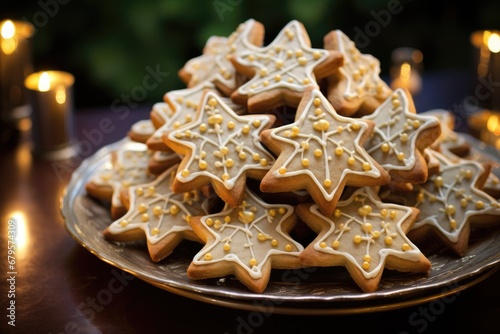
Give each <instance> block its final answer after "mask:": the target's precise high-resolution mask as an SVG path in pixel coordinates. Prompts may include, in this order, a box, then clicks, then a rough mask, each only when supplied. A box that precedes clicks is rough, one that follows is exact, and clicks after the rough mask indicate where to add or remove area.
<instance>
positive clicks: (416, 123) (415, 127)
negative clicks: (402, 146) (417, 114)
mask: <svg viewBox="0 0 500 334" xmlns="http://www.w3.org/2000/svg"><path fill="white" fill-rule="evenodd" d="M412 126H413V128H414V129H418V128H419V127H420V121H419V120H418V119H416V120H414V121H413V123H412Z"/></svg>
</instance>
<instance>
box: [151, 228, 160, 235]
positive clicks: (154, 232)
mask: <svg viewBox="0 0 500 334" xmlns="http://www.w3.org/2000/svg"><path fill="white" fill-rule="evenodd" d="M158 234H160V230H159V229H158V228H157V227H155V228H153V229H152V230H151V235H158Z"/></svg>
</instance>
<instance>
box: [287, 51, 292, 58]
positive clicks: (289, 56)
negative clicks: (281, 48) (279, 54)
mask: <svg viewBox="0 0 500 334" xmlns="http://www.w3.org/2000/svg"><path fill="white" fill-rule="evenodd" d="M286 56H287V57H288V58H291V57H293V51H292V50H287V51H286Z"/></svg>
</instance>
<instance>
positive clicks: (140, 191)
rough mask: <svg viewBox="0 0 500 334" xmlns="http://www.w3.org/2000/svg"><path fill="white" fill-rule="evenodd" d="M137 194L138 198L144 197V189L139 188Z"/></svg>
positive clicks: (136, 190)
mask: <svg viewBox="0 0 500 334" xmlns="http://www.w3.org/2000/svg"><path fill="white" fill-rule="evenodd" d="M135 194H136V195H137V196H142V195H144V189H143V188H141V187H139V188H137V189H135Z"/></svg>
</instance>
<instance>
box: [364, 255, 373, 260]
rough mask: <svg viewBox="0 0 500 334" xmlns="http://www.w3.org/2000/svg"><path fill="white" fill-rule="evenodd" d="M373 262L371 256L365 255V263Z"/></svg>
mask: <svg viewBox="0 0 500 334" xmlns="http://www.w3.org/2000/svg"><path fill="white" fill-rule="evenodd" d="M371 260H372V257H371V256H370V254H365V255H363V261H365V262H370V261H371Z"/></svg>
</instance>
